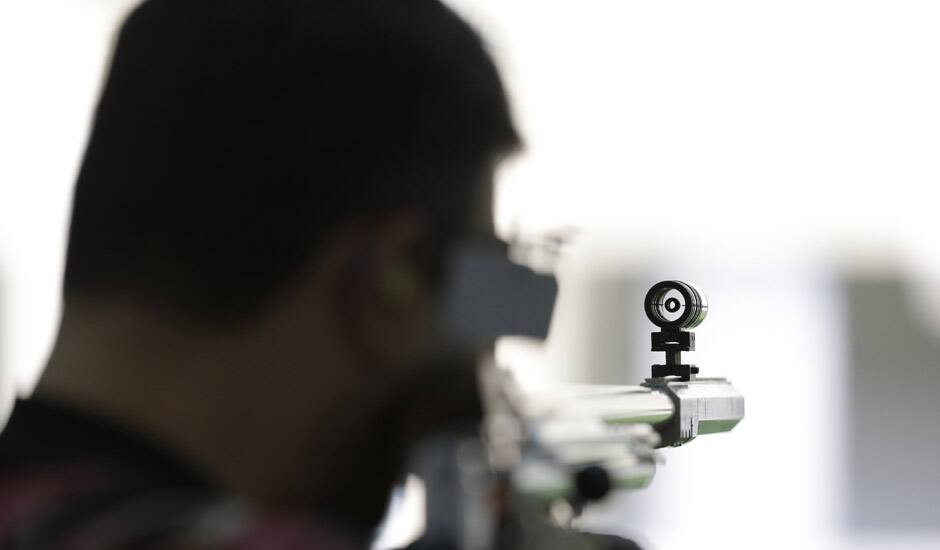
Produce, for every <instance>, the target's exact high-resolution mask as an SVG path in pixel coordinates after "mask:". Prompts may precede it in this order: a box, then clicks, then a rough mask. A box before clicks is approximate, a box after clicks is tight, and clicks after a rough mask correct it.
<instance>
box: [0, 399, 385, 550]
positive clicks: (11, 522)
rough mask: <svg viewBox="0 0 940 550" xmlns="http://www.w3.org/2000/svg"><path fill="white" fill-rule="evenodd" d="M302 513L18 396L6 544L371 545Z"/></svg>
mask: <svg viewBox="0 0 940 550" xmlns="http://www.w3.org/2000/svg"><path fill="white" fill-rule="evenodd" d="M365 542H366V541H365V540H364V539H363V537H362V536H347V534H345V533H344V534H343V535H340V534H339V533H338V530H336V529H327V528H326V527H325V526H324V525H323V524H322V523H319V522H317V521H315V520H314V519H312V518H308V517H303V516H301V515H297V516H290V517H283V516H278V517H263V516H259V515H257V514H254V513H252V510H251V508H250V507H249V506H247V505H246V504H245V503H242V502H239V501H237V500H235V499H233V498H230V497H227V496H226V495H225V494H224V493H223V492H222V491H220V490H218V489H217V488H215V487H213V486H212V484H211V483H209V482H208V481H207V480H206V479H205V478H203V477H202V476H200V475H199V474H198V473H196V472H194V471H193V470H192V469H190V468H188V467H187V466H186V465H185V464H184V463H183V462H181V461H179V460H177V459H175V458H174V457H172V456H170V455H169V454H168V453H167V452H166V451H164V450H162V449H160V448H159V447H157V446H156V445H154V444H153V443H151V442H149V441H147V440H145V439H143V438H141V437H140V436H138V435H136V434H133V433H130V432H128V431H127V430H124V429H122V428H121V427H119V426H116V425H114V424H112V423H110V422H108V421H106V420H103V419H100V418H95V417H93V416H91V415H88V414H85V413H81V412H79V411H76V410H72V409H69V408H67V407H63V406H59V405H55V404H52V403H48V402H43V401H40V400H35V399H34V400H28V401H19V402H17V404H16V407H15V408H14V411H13V415H12V416H11V418H10V420H9V423H8V424H7V427H6V429H5V430H4V431H3V433H2V435H0V550H6V549H14V548H15V549H22V550H36V549H48V548H57V549H58V548H68V549H76V550H84V549H106V548H122V549H123V548H154V549H156V548H161V549H162V548H166V549H170V548H206V549H222V548H225V549H232V550H235V549H240V550H241V549H243V550H252V549H256V548H274V549H282V548H283V549H300V548H304V549H307V548H318V549H327V550H333V549H336V550H339V549H343V550H345V549H347V548H348V549H352V548H363V547H367V546H368V545H367V544H365Z"/></svg>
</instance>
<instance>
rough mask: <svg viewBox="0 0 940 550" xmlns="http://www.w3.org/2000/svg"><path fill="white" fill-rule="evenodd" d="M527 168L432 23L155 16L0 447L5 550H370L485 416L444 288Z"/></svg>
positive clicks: (460, 28) (447, 35) (404, 13)
mask: <svg viewBox="0 0 940 550" xmlns="http://www.w3.org/2000/svg"><path fill="white" fill-rule="evenodd" d="M517 145H518V138H517V136H516V133H515V131H514V128H513V124H512V121H511V119H510V115H509V111H508V108H507V103H506V98H505V95H504V91H503V88H502V85H501V83H500V80H499V77H498V75H497V72H496V70H495V68H494V66H493V64H492V62H491V60H490V58H489V57H488V55H487V54H486V53H485V51H484V49H483V47H482V45H481V43H480V40H479V39H478V37H477V36H476V35H475V34H474V33H473V32H472V31H471V30H470V29H469V28H468V27H467V26H466V25H465V24H464V23H463V22H462V21H461V20H459V19H458V18H457V17H456V16H455V15H454V14H453V13H452V12H450V11H449V10H448V9H446V8H445V7H443V6H442V5H441V4H440V3H438V2H436V1H434V0H396V1H393V2H388V1H386V2H368V1H361V0H334V1H312V0H311V1H299V0H298V1H290V0H263V1H261V0H257V1H248V0H229V1H225V2H216V1H206V0H150V1H147V2H144V3H143V5H141V6H140V7H139V8H137V9H136V10H135V11H134V12H133V13H132V14H131V15H130V16H129V17H128V19H127V20H126V22H125V23H124V25H123V27H122V28H121V31H120V34H119V36H118V40H117V46H116V50H115V51H114V55H113V58H112V60H111V67H110V73H109V76H108V78H107V81H106V83H105V86H104V89H103V93H102V97H101V100H100V103H99V105H98V108H97V112H96V115H95V118H94V126H93V129H92V132H91V137H90V141H89V144H88V148H87V151H86V154H85V157H84V162H83V164H82V167H81V171H80V174H79V178H78V182H77V186H76V190H75V202H74V211H73V217H72V222H71V231H70V239H69V248H68V257H67V267H66V273H65V292H64V299H65V308H64V314H63V318H62V324H61V328H60V332H59V335H58V339H57V342H56V345H55V348H54V350H53V353H52V355H51V358H50V359H49V363H48V367H47V370H46V372H45V375H44V377H43V378H42V380H41V382H40V384H39V386H38V389H37V391H36V393H35V395H34V396H33V397H32V398H31V399H29V400H23V401H20V402H18V403H17V405H16V407H15V410H14V412H13V416H12V417H11V419H10V421H9V424H8V426H7V428H6V430H5V431H4V433H3V435H2V437H0V547H3V548H23V549H30V548H223V547H224V548H324V549H326V548H361V547H367V546H368V543H369V541H370V540H371V538H372V535H373V530H374V528H375V526H376V525H377V523H378V522H379V520H380V519H381V517H382V514H383V512H384V508H385V505H386V502H387V499H388V493H389V490H390V488H391V486H392V485H393V483H394V482H395V480H396V479H397V477H398V476H399V475H400V473H401V468H402V461H403V453H404V450H405V449H406V448H408V446H409V444H410V442H411V441H412V440H413V439H415V438H417V437H420V435H421V434H422V433H424V432H425V431H427V430H430V429H432V427H433V425H434V424H435V423H440V422H447V421H451V420H459V419H461V418H466V419H473V418H475V416H476V415H478V414H479V411H478V406H479V405H478V403H479V400H478V397H477V386H476V382H475V376H474V371H473V365H474V359H473V354H472V353H460V354H455V353H450V352H448V351H447V350H448V349H449V348H450V345H449V343H450V341H449V339H448V338H446V337H445V336H444V334H443V333H442V331H441V329H440V324H439V323H438V311H439V301H440V291H441V288H442V286H443V285H444V284H445V280H446V278H447V270H446V269H445V266H446V265H447V261H448V260H447V259H448V255H449V254H450V252H451V251H452V249H453V248H454V246H455V244H456V243H458V242H465V241H466V240H467V239H473V238H476V237H479V238H486V237H488V236H489V233H490V231H491V230H490V228H489V225H488V223H489V210H488V209H489V201H490V186H491V179H492V174H493V170H494V168H495V167H496V166H497V164H498V162H499V160H500V159H501V158H503V157H504V156H506V155H507V154H508V153H510V152H512V150H513V149H514V148H515V147H517ZM475 236H476V237H475ZM471 351H472V350H471Z"/></svg>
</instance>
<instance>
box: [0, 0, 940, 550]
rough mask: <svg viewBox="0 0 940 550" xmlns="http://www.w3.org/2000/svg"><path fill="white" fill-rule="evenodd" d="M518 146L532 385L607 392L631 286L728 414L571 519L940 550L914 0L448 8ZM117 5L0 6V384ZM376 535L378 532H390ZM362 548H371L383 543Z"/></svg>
mask: <svg viewBox="0 0 940 550" xmlns="http://www.w3.org/2000/svg"><path fill="white" fill-rule="evenodd" d="M450 3H451V4H452V5H453V6H454V7H455V8H456V9H458V10H459V11H460V12H461V13H462V14H464V15H465V16H466V17H467V18H468V19H469V20H471V22H473V23H475V24H476V26H477V27H478V28H479V29H481V31H482V32H483V33H484V35H485V37H486V39H487V41H488V42H489V44H490V45H491V49H492V51H493V52H494V54H495V55H496V57H497V58H498V60H499V62H500V65H501V67H502V69H503V73H504V75H505V78H506V80H507V83H508V86H509V89H510V92H511V95H512V99H513V102H514V105H515V110H516V114H517V117H518V120H519V123H520V126H521V128H522V131H523V133H524V135H525V138H526V142H527V148H526V151H525V153H524V154H523V155H522V156H520V157H519V158H518V159H517V160H516V161H514V162H513V163H512V164H510V165H509V166H507V167H506V168H505V169H504V171H503V173H502V174H501V178H500V184H499V185H500V186H499V192H498V194H497V226H498V229H499V231H500V232H501V233H502V234H503V235H509V234H513V233H518V232H529V233H537V232H541V231H555V230H567V229H569V228H577V232H578V235H579V237H578V238H577V239H576V240H575V241H574V244H573V245H571V246H570V247H569V248H568V249H567V250H566V251H565V253H564V254H563V255H562V258H561V260H560V264H559V276H560V282H561V293H560V296H559V301H558V305H557V310H556V316H555V319H554V322H553V327H552V333H551V336H550V339H549V342H548V344H547V345H546V347H545V349H544V350H531V349H524V348H521V347H519V346H513V344H512V343H511V342H505V343H503V344H502V345H501V348H500V354H501V356H502V357H504V358H506V359H507V360H511V361H512V362H513V363H515V364H516V365H517V366H518V367H519V368H520V369H522V370H526V371H527V372H530V373H531V372H533V371H534V372H536V373H538V375H539V376H544V377H546V378H553V379H560V380H576V381H582V382H586V381H596V382H607V383H624V384H634V383H637V382H639V381H641V380H642V378H643V377H645V376H647V373H648V368H649V365H650V364H651V363H652V362H653V361H654V360H656V355H655V354H653V353H651V352H649V351H648V346H649V335H648V333H649V332H650V330H651V329H652V327H651V325H650V324H649V322H648V321H647V320H646V319H645V316H644V315H643V313H642V297H643V295H644V293H645V291H646V290H647V288H648V287H649V286H650V285H651V284H653V283H654V282H656V281H659V280H661V279H667V278H678V279H682V280H688V281H691V282H694V283H695V284H696V285H698V286H699V287H700V288H702V289H703V290H704V291H705V292H706V294H707V296H708V299H709V302H710V305H711V310H710V312H709V317H708V319H707V320H706V321H705V323H704V324H703V325H702V326H701V327H699V329H698V330H697V335H698V347H699V351H697V352H696V353H694V354H692V355H691V357H692V358H693V360H694V362H695V363H697V364H698V365H699V366H700V367H701V368H702V371H703V374H704V375H716V376H727V377H729V378H730V379H731V380H732V381H733V383H734V384H735V386H736V387H737V388H738V389H739V390H740V391H741V392H742V393H743V394H744V395H745V397H746V399H747V417H746V418H745V420H744V421H743V422H742V423H741V424H740V426H738V427H737V428H736V429H735V430H734V432H732V433H731V434H729V435H725V436H713V437H709V438H701V439H699V440H696V441H694V442H693V443H691V444H690V445H688V446H686V447H683V448H681V449H676V450H666V451H664V453H663V454H664V456H665V458H666V464H665V465H663V466H662V467H661V468H660V470H659V472H658V474H657V476H656V478H655V479H654V481H653V484H652V486H651V487H650V488H649V489H648V490H646V491H641V492H636V493H631V494H628V495H624V496H621V497H617V498H615V499H612V500H611V501H609V502H607V503H606V504H605V505H603V506H599V507H596V508H594V509H591V510H589V512H588V514H587V516H586V517H585V518H584V520H583V522H584V524H585V525H589V526H593V527H595V528H600V529H605V530H608V531H612V532H617V533H622V534H629V535H634V536H636V537H637V538H638V540H640V541H641V542H644V543H645V544H647V545H648V546H649V547H650V548H659V549H692V548H701V547H720V548H731V549H734V548H741V549H744V548H752V547H754V546H755V545H758V546H760V547H766V548H793V547H802V548H836V549H841V548H845V549H867V548H899V549H919V548H924V549H926V548H937V547H940V507H938V506H937V505H936V503H937V502H940V469H938V468H937V467H936V465H937V464H938V463H940V438H938V437H937V436H938V435H940V428H938V426H940V399H937V398H936V395H937V388H938V387H940V357H938V353H940V248H938V246H937V243H936V241H935V240H936V238H937V237H936V235H937V229H938V228H940V221H938V217H937V193H936V192H935V188H936V187H937V184H938V183H940V101H938V100H937V98H940V70H938V67H940V33H938V32H937V29H938V28H940V5H937V4H935V3H933V2H927V1H905V0H901V1H898V0H891V1H887V0H885V1H861V2H859V1H832V0H813V1H804V0H796V1H789V2H748V1H743V0H742V1H716V2H691V1H675V2H652V3H650V2H626V1H624V0H607V1H601V0H581V1H578V2H571V1H569V2H550V1H544V0H541V1H539V0H451V1H450ZM129 5H131V2H128V1H127V0H120V1H117V0H115V1H106V0H69V1H64V0H31V1H29V2H5V3H2V4H0V151H2V153H0V285H2V286H0V296H2V300H0V308H2V309H0V327H2V332H0V342H2V346H0V361H2V364H0V366H2V368H0V389H2V392H3V399H2V403H3V406H4V407H8V406H9V402H10V398H11V397H12V395H13V394H14V392H16V391H18V392H20V393H27V392H29V390H30V389H31V387H32V385H33V384H34V381H35V380H36V377H37V375H38V372H39V368H40V365H41V364H42V362H43V360H44V357H45V354H46V353H47V351H48V346H49V344H50V341H51V337H52V331H53V327H54V322H55V319H56V317H57V315H58V311H57V307H58V284H59V281H60V277H61V269H62V259H63V246H64V236H65V227H66V222H67V212H68V207H69V199H70V188H71V185H72V183H73V179H74V175H75V172H76V168H77V163H78V161H79V159H80V155H81V152H82V148H83V146H84V139H85V136H86V133H87V129H88V128H87V123H88V120H89V117H90V114H91V109H92V106H93V102H94V98H95V94H96V92H97V87H98V84H99V81H100V77H101V73H102V69H103V67H104V64H105V61H106V54H107V50H108V45H109V43H110V39H111V35H112V32H113V28H114V26H115V24H116V22H117V21H118V18H119V16H120V14H121V13H122V12H123V11H124V10H125V9H126V8H127V7H128V6H129ZM392 531H394V529H392ZM387 542H389V543H390V542H391V539H388V540H387Z"/></svg>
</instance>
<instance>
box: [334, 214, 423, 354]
mask: <svg viewBox="0 0 940 550" xmlns="http://www.w3.org/2000/svg"><path fill="white" fill-rule="evenodd" d="M426 237H427V227H426V225H425V223H424V222H423V221H422V219H421V218H420V217H419V216H418V215H416V214H414V213H408V212H405V213H400V214H396V215H393V216H390V217H388V218H385V219H383V220H381V221H378V222H373V223H372V224H370V225H369V227H368V228H367V229H366V236H365V245H364V247H363V250H362V253H363V254H364V255H365V258H364V261H363V262H362V265H363V266H364V272H363V273H362V274H361V279H360V282H359V285H358V286H359V288H358V290H357V294H358V296H357V297H356V299H355V300H354V301H353V303H352V304H350V305H351V306H352V307H354V308H356V311H354V312H352V313H353V319H352V322H353V324H354V326H353V327H352V330H353V334H351V337H353V338H354V339H355V340H357V341H358V347H359V348H360V349H362V350H363V351H365V352H366V353H367V354H368V355H369V356H370V357H371V358H373V360H395V359H402V358H407V357H410V356H413V355H415V353H416V352H418V351H419V350H420V349H421V348H423V347H424V346H425V345H426V342H425V339H426V338H427V333H428V328H429V324H430V322H431V313H432V311H433V310H434V309H433V308H434V303H433V295H432V290H431V289H432V287H431V285H430V283H429V281H428V279H427V276H426V274H424V273H423V272H422V271H421V269H420V268H419V265H418V255H419V254H420V250H421V249H422V246H421V245H422V242H423V241H424V239H425V238H426Z"/></svg>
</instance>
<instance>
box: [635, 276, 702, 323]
mask: <svg viewBox="0 0 940 550" xmlns="http://www.w3.org/2000/svg"><path fill="white" fill-rule="evenodd" d="M644 307H645V309H646V316H647V317H648V318H649V320H650V321H651V322H652V323H653V324H654V325H656V326H658V327H660V328H664V329H692V328H695V327H697V326H699V325H700V324H702V321H704V320H705V315H706V314H708V300H706V299H705V295H704V294H702V292H701V291H699V290H698V289H697V288H695V287H694V286H692V285H690V284H688V283H683V282H682V281H662V282H660V283H656V284H655V285H653V288H651V289H650V290H649V292H647V293H646V300H645V304H644Z"/></svg>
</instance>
